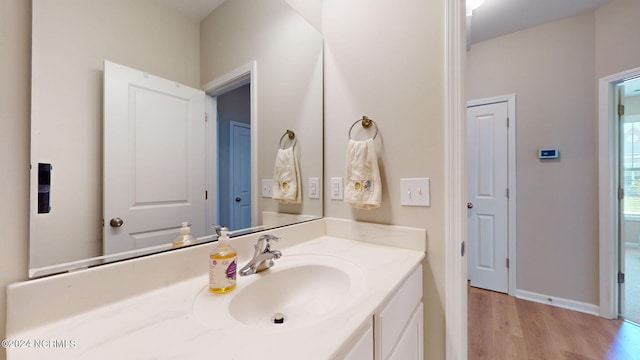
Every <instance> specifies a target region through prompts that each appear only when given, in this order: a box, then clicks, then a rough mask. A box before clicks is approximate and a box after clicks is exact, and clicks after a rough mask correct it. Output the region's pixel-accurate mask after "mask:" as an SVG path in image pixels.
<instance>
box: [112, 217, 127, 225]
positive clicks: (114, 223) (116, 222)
mask: <svg viewBox="0 0 640 360" xmlns="http://www.w3.org/2000/svg"><path fill="white" fill-rule="evenodd" d="M122 224H124V221H122V219H120V218H118V217H117V218H113V219H111V221H109V225H111V227H120V226H122Z"/></svg>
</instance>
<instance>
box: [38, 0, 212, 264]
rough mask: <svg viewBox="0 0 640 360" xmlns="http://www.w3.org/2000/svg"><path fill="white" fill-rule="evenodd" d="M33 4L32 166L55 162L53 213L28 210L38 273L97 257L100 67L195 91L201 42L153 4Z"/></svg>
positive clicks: (58, 0) (182, 19)
mask: <svg viewBox="0 0 640 360" xmlns="http://www.w3.org/2000/svg"><path fill="white" fill-rule="evenodd" d="M33 8H34V11H33V19H34V20H33V24H34V33H33V38H34V43H33V44H34V46H33V49H34V52H33V79H32V80H33V85H32V86H33V97H32V101H33V103H32V111H33V112H32V119H33V120H32V126H33V133H34V134H36V135H34V137H33V140H32V141H33V143H32V144H33V147H32V159H33V160H32V161H33V162H34V164H36V163H38V162H45V163H52V164H53V171H52V176H51V181H52V183H51V205H52V211H51V213H49V214H37V213H34V214H32V216H33V220H34V222H33V223H34V224H35V226H33V227H32V229H31V230H32V233H31V244H32V248H33V250H32V256H31V261H32V263H31V267H40V266H45V265H53V264H59V263H63V262H68V261H72V260H80V259H85V258H89V257H93V256H99V255H102V227H101V221H102V176H103V174H102V126H103V122H102V110H103V109H102V85H103V80H102V78H103V61H104V60H105V59H106V60H109V61H113V62H116V63H119V64H122V65H125V66H129V67H132V68H136V69H140V70H143V71H147V72H149V73H151V74H154V75H158V76H161V77H164V78H167V79H170V80H174V81H177V82H181V83H183V84H185V85H188V86H191V87H198V86H199V84H200V82H199V58H200V53H199V46H200V43H199V24H198V22H197V21H196V20H193V19H191V18H188V17H186V16H185V15H182V14H179V13H177V12H175V11H174V10H172V9H170V8H167V7H165V6H163V5H162V4H161V3H159V2H157V1H152V0H137V1H129V0H109V1H104V0H91V1H78V0H55V1H50V0H34V3H33ZM142 19H144V21H141V20H142ZM70 55H72V56H70ZM36 166H37V165H36ZM36 169H37V167H36ZM33 176H34V177H35V179H37V172H34V175H33ZM36 185H37V184H36V183H35V180H34V183H33V184H32V186H34V189H35V186H36ZM70 229H73V230H72V231H73V233H71V234H70Z"/></svg>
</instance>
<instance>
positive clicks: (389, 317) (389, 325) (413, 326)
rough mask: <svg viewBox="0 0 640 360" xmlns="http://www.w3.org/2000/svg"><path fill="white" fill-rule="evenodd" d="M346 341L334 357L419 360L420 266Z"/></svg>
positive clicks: (347, 359) (360, 359) (345, 359)
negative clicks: (347, 345)
mask: <svg viewBox="0 0 640 360" xmlns="http://www.w3.org/2000/svg"><path fill="white" fill-rule="evenodd" d="M358 333H359V334H358V336H356V337H355V340H353V341H351V342H350V347H348V348H347V350H345V351H344V352H342V354H341V355H339V356H337V357H336V358H335V359H344V360H422V359H423V358H424V351H423V343H424V341H423V309H422V266H418V267H417V268H416V269H415V270H414V271H413V272H412V273H411V275H410V276H409V277H408V278H407V280H406V281H405V282H404V283H403V284H402V286H401V287H400V289H399V290H398V291H397V292H396V293H395V294H394V295H393V297H392V298H391V300H389V301H388V302H386V303H385V304H384V305H383V306H382V307H381V310H380V311H377V312H376V313H374V314H373V326H371V323H370V322H368V323H367V324H366V325H365V326H364V330H360V331H358Z"/></svg>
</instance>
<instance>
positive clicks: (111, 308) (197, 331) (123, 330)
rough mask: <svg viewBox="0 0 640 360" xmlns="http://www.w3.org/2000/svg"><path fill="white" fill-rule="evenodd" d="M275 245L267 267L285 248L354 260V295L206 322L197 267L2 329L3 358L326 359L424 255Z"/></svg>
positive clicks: (323, 242) (364, 246) (312, 243)
mask: <svg viewBox="0 0 640 360" xmlns="http://www.w3.org/2000/svg"><path fill="white" fill-rule="evenodd" d="M276 245H277V244H276ZM274 248H278V247H277V246H274ZM281 250H282V253H283V257H282V258H281V259H280V260H276V264H275V266H274V268H273V269H276V268H277V267H278V262H279V261H281V260H283V261H285V260H286V259H287V257H289V256H291V257H294V256H296V255H304V254H309V255H314V256H331V257H337V258H340V259H342V260H345V261H348V262H350V263H352V264H354V265H355V266H357V267H358V268H359V269H360V270H361V275H362V276H361V279H362V284H358V286H360V287H361V288H360V290H361V291H359V295H358V298H357V301H353V302H349V303H347V304H346V305H345V307H346V311H344V312H338V313H336V314H331V315H328V316H327V317H326V318H324V319H323V320H321V321H316V322H315V323H312V324H309V325H308V326H294V327H288V326H287V323H285V324H278V325H275V324H274V325H273V326H263V327H260V326H249V325H244V324H240V323H236V324H231V323H224V326H218V325H216V324H211V323H206V324H205V321H203V320H202V318H200V317H198V316H196V314H195V313H194V310H193V307H194V302H195V300H196V298H197V296H198V294H199V293H201V292H202V291H206V288H207V284H208V277H207V275H206V274H202V275H201V276H195V277H192V278H189V279H186V280H184V281H180V282H177V283H174V284H171V285H170V286H166V287H160V288H158V289H154V290H151V291H147V292H144V293H141V294H138V295H135V296H132V297H127V298H125V299H122V300H118V301H115V302H110V303H107V304H104V305H103V306H99V307H95V308H91V309H88V310H86V311H84V312H81V313H77V314H73V315H71V316H65V317H63V318H60V319H55V321H52V322H48V323H46V324H41V325H38V326H34V327H30V328H27V329H22V330H21V331H18V332H12V331H11V329H8V330H9V331H8V334H7V338H9V339H10V340H11V341H15V342H14V343H13V344H12V345H13V347H11V346H10V347H9V348H8V349H7V354H8V359H9V360H13V359H224V360H226V359H237V360H241V359H295V360H298V359H323V360H324V359H331V358H333V356H335V354H336V353H337V352H338V351H339V350H340V349H341V347H342V346H343V345H344V344H345V343H347V342H348V340H349V339H350V337H351V336H354V335H355V333H356V332H357V330H358V329H359V328H360V327H361V326H362V325H363V324H364V323H365V322H366V321H367V319H368V318H369V317H370V316H371V315H372V314H373V313H374V312H375V311H376V309H378V308H379V307H380V306H381V305H382V304H384V303H385V301H386V300H387V299H388V298H389V297H390V296H391V295H392V294H393V293H394V291H395V290H396V288H397V287H398V286H399V285H400V284H401V282H402V280H404V279H405V278H406V277H407V276H408V275H410V274H411V271H412V270H413V269H415V268H416V267H417V266H418V264H419V263H420V262H421V260H422V258H423V257H424V252H421V251H416V250H408V249H403V248H398V247H389V246H381V245H376V244H371V243H365V242H361V241H354V240H347V239H343V238H338V237H334V236H321V237H317V238H315V239H312V240H309V241H305V242H302V243H300V244H296V245H293V246H290V247H286V248H282V249H281ZM203 261H206V259H203ZM243 264H244V261H243V259H240V260H239V265H240V266H241V265H243ZM267 271H270V270H267ZM122 276H123V277H126V276H127V274H126V273H123V274H122ZM259 279H260V274H257V275H250V276H247V277H241V276H238V280H237V288H236V290H234V291H233V292H231V293H228V294H222V295H216V294H203V295H210V296H212V297H215V301H217V302H219V303H220V307H221V308H224V307H225V304H224V303H225V301H226V299H225V297H226V298H227V299H230V297H232V296H233V294H234V293H236V292H238V291H241V290H242V288H243V286H247V285H248V284H249V283H250V282H253V281H256V280H259ZM112 286H115V284H112V283H106V284H105V285H104V286H100V287H99V289H100V290H99V291H104V292H105V293H107V292H109V291H110V288H111V287H112ZM41 295H42V296H43V297H46V296H47V294H46V293H42V294H41ZM70 301H71V300H70ZM255 306H260V299H255Z"/></svg>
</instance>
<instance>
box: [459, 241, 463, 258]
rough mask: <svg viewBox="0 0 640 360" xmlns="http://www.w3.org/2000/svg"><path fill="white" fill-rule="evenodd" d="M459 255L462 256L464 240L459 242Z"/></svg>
mask: <svg viewBox="0 0 640 360" xmlns="http://www.w3.org/2000/svg"><path fill="white" fill-rule="evenodd" d="M460 256H464V241H463V242H462V244H460Z"/></svg>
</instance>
